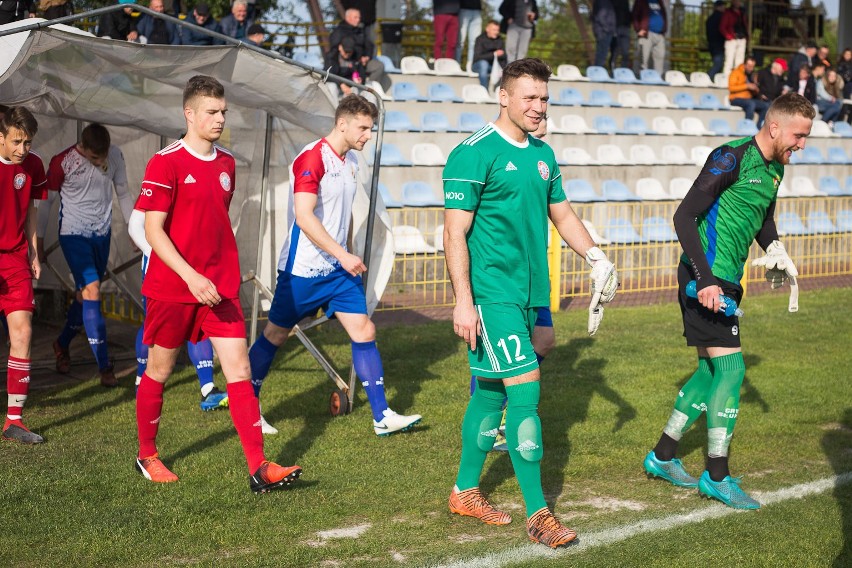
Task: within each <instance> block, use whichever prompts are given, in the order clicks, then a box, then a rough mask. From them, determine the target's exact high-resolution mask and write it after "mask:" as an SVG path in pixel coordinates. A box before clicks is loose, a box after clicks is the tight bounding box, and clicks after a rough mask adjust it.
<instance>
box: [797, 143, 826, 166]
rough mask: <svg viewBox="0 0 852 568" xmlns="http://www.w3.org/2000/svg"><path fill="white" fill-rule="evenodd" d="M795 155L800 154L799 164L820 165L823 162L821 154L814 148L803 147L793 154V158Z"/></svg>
mask: <svg viewBox="0 0 852 568" xmlns="http://www.w3.org/2000/svg"><path fill="white" fill-rule="evenodd" d="M796 154H801V156H799V160H798V163H800V164H822V163H824V162H825V158H824V157H823V155H822V152H820V151H819V148H817V147H816V146H805V147H804V148H802V150H801V151H799V152H793V155H794V156H795V155H796Z"/></svg>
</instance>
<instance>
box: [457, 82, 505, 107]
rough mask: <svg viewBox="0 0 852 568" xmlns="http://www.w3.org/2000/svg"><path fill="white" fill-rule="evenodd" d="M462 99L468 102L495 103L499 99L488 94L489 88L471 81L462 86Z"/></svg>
mask: <svg viewBox="0 0 852 568" xmlns="http://www.w3.org/2000/svg"><path fill="white" fill-rule="evenodd" d="M462 100H463V101H464V102H466V103H477V104H478V103H493V102H497V99H495V98H494V97H492V96H491V95H490V94H488V89H486V88H485V87H483V86H482V85H480V84H479V83H469V84H467V85H464V86H462Z"/></svg>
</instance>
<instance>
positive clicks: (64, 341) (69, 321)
mask: <svg viewBox="0 0 852 568" xmlns="http://www.w3.org/2000/svg"><path fill="white" fill-rule="evenodd" d="M81 329H83V304H81V303H80V302H78V301H77V300H74V301H73V302H71V305H70V306H69V307H68V314H67V315H66V316H65V327H63V328H62V333H60V334H59V337H58V338H57V339H56V341H57V343H59V345H60V346H61V347H63V348H65V349H67V348H68V346H69V345H71V340H72V339H74V337H75V336H76V335H77V334H78V333H80V330H81ZM140 376H141V375H140Z"/></svg>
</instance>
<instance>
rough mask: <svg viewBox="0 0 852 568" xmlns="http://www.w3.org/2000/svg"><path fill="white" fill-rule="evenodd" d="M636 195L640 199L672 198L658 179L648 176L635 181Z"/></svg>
mask: <svg viewBox="0 0 852 568" xmlns="http://www.w3.org/2000/svg"><path fill="white" fill-rule="evenodd" d="M636 196H637V197H639V199H641V200H642V201H663V200H666V199H671V198H672V196H671V195H669V194H668V192H667V191H666V189H665V188H664V187H663V184H662V183H660V180H658V179H657V178H650V177H648V178H641V179H639V180H637V181H636Z"/></svg>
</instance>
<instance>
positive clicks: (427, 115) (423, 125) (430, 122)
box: [420, 111, 453, 132]
mask: <svg viewBox="0 0 852 568" xmlns="http://www.w3.org/2000/svg"><path fill="white" fill-rule="evenodd" d="M452 129H453V127H452V126H451V125H450V119H449V118H447V115H446V114H444V113H443V112H440V111H432V112H424V113H423V114H422V115H421V116H420V130H421V131H422V132H448V131H450V130H452Z"/></svg>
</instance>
